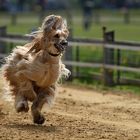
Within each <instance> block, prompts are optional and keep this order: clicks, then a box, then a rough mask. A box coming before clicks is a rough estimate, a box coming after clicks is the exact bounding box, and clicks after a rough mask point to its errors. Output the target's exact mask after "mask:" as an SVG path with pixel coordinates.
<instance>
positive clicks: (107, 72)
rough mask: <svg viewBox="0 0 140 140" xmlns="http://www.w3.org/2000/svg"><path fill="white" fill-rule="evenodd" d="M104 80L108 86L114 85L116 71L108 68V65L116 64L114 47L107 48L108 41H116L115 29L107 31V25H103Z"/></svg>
mask: <svg viewBox="0 0 140 140" xmlns="http://www.w3.org/2000/svg"><path fill="white" fill-rule="evenodd" d="M103 38H104V46H103V58H104V60H103V66H104V67H103V82H104V85H106V86H113V85H114V76H113V75H114V72H113V70H111V69H108V68H106V65H113V64H114V49H112V48H106V43H108V42H113V41H114V31H110V32H106V27H103Z"/></svg>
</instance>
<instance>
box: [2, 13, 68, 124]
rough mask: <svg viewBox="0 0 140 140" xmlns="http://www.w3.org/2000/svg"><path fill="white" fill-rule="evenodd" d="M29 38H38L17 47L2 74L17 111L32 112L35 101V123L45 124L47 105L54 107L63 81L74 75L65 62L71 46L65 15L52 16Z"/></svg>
mask: <svg viewBox="0 0 140 140" xmlns="http://www.w3.org/2000/svg"><path fill="white" fill-rule="evenodd" d="M29 35H30V36H33V38H34V39H33V40H32V41H31V42H29V43H27V44H25V45H24V46H17V47H16V48H15V49H14V50H13V51H12V53H11V54H10V55H9V56H8V57H6V59H5V60H6V63H5V64H4V65H3V66H2V73H3V76H4V78H5V79H6V81H8V83H9V87H10V93H11V94H12V95H13V97H14V100H15V103H14V105H15V109H16V111H17V112H28V110H29V105H28V102H29V101H31V102H32V105H31V113H32V116H33V122H34V123H36V124H43V123H44V121H45V118H44V116H43V115H42V113H41V109H42V107H43V105H44V104H45V103H47V104H48V105H50V104H52V102H53V100H54V98H55V96H56V93H57V90H56V89H57V85H58V82H59V80H60V79H61V78H62V77H68V76H69V75H70V71H69V70H68V69H67V68H66V67H65V65H64V64H63V63H62V60H61V58H62V55H63V53H64V50H65V48H66V47H67V46H68V41H67V38H68V35H69V31H68V28H67V25H66V22H65V20H64V19H63V18H62V17H61V16H58V15H50V16H47V17H46V18H45V19H44V21H43V23H42V26H41V27H40V28H39V30H38V31H35V32H32V33H31V34H29Z"/></svg>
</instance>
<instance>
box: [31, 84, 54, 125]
mask: <svg viewBox="0 0 140 140" xmlns="http://www.w3.org/2000/svg"><path fill="white" fill-rule="evenodd" d="M37 93H38V95H37V97H36V99H35V100H34V101H33V104H32V107H31V111H32V116H33V121H34V123H37V124H43V123H44V121H45V118H44V116H43V115H42V114H41V109H42V107H43V105H44V104H45V103H47V104H48V105H50V104H51V103H52V101H53V99H54V96H55V88H54V86H52V87H49V88H46V89H39V90H38V91H37Z"/></svg>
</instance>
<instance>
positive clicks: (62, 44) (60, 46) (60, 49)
mask: <svg viewBox="0 0 140 140" xmlns="http://www.w3.org/2000/svg"><path fill="white" fill-rule="evenodd" d="M55 47H56V49H57V50H58V52H63V51H64V50H65V49H66V48H67V47H68V42H67V41H62V42H60V43H56V44H55Z"/></svg>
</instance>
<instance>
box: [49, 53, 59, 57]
mask: <svg viewBox="0 0 140 140" xmlns="http://www.w3.org/2000/svg"><path fill="white" fill-rule="evenodd" d="M60 54H61V53H58V54H53V53H50V52H49V55H51V56H54V57H57V56H59V55H60Z"/></svg>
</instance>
